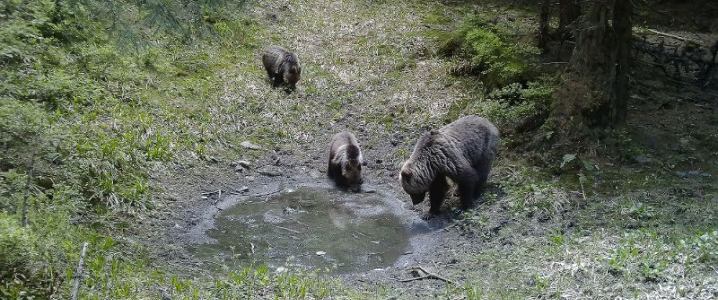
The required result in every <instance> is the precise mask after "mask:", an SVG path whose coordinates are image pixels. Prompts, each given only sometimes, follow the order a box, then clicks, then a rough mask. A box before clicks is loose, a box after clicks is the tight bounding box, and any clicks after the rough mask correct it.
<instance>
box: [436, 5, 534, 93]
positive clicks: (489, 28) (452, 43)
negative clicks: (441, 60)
mask: <svg viewBox="0 0 718 300" xmlns="http://www.w3.org/2000/svg"><path fill="white" fill-rule="evenodd" d="M495 23H496V22H494V21H492V20H491V19H490V18H489V17H487V16H482V15H474V16H472V17H469V18H468V19H467V20H465V21H464V23H463V24H462V26H461V28H460V29H459V30H458V31H457V32H455V33H454V34H453V35H450V36H449V37H448V39H446V40H445V41H443V43H442V44H441V46H440V47H439V52H440V53H442V54H444V55H447V56H453V55H457V54H458V55H460V56H461V57H460V58H462V59H464V60H466V62H464V63H466V64H467V65H463V66H461V67H459V68H457V71H458V73H469V74H474V75H478V76H480V77H481V80H482V82H483V83H484V86H485V88H486V90H487V91H490V90H493V89H496V88H501V87H503V86H506V85H509V84H512V83H515V82H521V83H525V82H527V81H529V80H530V79H531V78H532V77H534V76H535V66H536V61H537V57H538V55H539V54H540V50H539V49H538V48H536V47H534V46H532V45H530V44H528V43H525V42H523V41H522V35H521V34H516V33H514V32H511V31H509V30H508V29H507V28H505V27H501V26H499V25H496V24H495ZM515 23H518V22H515ZM519 27H520V26H519V25H518V24H517V27H516V28H519Z"/></svg>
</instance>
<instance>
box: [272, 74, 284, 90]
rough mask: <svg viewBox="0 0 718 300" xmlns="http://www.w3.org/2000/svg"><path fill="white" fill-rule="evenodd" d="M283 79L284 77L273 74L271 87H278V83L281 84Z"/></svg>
mask: <svg viewBox="0 0 718 300" xmlns="http://www.w3.org/2000/svg"><path fill="white" fill-rule="evenodd" d="M283 81H284V79H282V76H281V75H277V76H274V80H273V82H272V87H274V88H276V87H278V86H279V85H280V84H282V82H283Z"/></svg>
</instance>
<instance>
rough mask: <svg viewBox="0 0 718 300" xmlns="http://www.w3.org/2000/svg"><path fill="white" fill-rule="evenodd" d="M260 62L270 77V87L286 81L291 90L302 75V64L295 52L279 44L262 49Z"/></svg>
mask: <svg viewBox="0 0 718 300" xmlns="http://www.w3.org/2000/svg"><path fill="white" fill-rule="evenodd" d="M262 64H263V65H264V69H265V70H266V71H267V75H269V78H270V79H272V87H278V86H279V85H280V84H281V83H282V82H286V83H287V84H289V87H290V88H291V89H292V90H294V89H296V84H297V82H298V81H299V79H300V78H301V76H302V66H301V65H299V58H298V57H297V55H296V54H294V53H292V52H289V51H288V50H287V49H284V48H282V47H279V46H269V47H267V48H265V49H264V50H263V51H262Z"/></svg>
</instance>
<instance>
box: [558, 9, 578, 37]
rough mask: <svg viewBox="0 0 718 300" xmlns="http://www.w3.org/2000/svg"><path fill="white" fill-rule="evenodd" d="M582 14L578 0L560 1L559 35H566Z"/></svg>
mask: <svg viewBox="0 0 718 300" xmlns="http://www.w3.org/2000/svg"><path fill="white" fill-rule="evenodd" d="M580 16H581V6H580V5H579V4H578V3H577V2H576V0H561V1H560V2H559V22H558V32H559V35H561V36H563V35H565V34H566V33H567V31H568V30H569V29H570V27H572V26H573V24H574V23H575V22H576V21H578V18H579V17H580Z"/></svg>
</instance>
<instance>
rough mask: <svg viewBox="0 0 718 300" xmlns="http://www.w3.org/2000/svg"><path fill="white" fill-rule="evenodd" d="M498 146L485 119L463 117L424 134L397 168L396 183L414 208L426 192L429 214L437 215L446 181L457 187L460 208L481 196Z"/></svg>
mask: <svg viewBox="0 0 718 300" xmlns="http://www.w3.org/2000/svg"><path fill="white" fill-rule="evenodd" d="M498 146H499V130H498V129H497V128H496V126H494V124H492V123H491V122H489V120H487V119H485V118H481V117H478V116H466V117H463V118H460V119H458V120H456V121H454V122H453V123H451V124H448V125H446V126H444V127H442V128H440V129H439V130H431V131H429V132H426V133H424V134H423V135H422V136H421V138H419V141H417V143H416V147H415V148H414V152H413V153H412V154H411V157H410V158H409V160H407V161H406V162H405V163H404V165H403V166H402V167H401V172H400V174H399V180H400V181H401V185H402V187H403V188H404V191H405V192H406V193H408V194H409V195H410V196H411V199H412V202H413V203H414V204H415V205H416V204H419V203H421V202H423V201H424V197H425V196H426V192H427V191H428V192H429V200H430V204H431V208H430V210H429V212H430V213H432V214H438V213H439V212H440V209H441V204H442V203H443V202H444V196H445V194H446V190H447V187H448V185H447V182H446V177H449V178H451V180H452V181H454V182H455V183H457V184H458V186H459V193H460V199H461V208H462V209H468V208H471V207H472V206H473V202H474V199H476V198H478V197H479V196H481V194H482V193H483V189H484V184H485V183H486V180H487V178H488V176H489V171H490V170H491V161H492V160H493V159H494V158H495V157H496V154H497V151H498Z"/></svg>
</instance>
